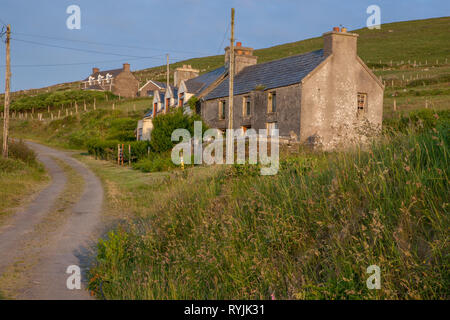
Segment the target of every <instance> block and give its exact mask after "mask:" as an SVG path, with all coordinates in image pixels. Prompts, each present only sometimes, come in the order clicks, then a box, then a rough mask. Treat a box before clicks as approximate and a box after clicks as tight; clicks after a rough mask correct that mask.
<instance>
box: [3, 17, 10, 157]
mask: <svg viewBox="0 0 450 320" xmlns="http://www.w3.org/2000/svg"><path fill="white" fill-rule="evenodd" d="M10 38H11V25H9V24H8V26H7V28H6V72H5V108H4V110H3V111H4V112H3V114H4V116H3V117H4V120H3V153H2V154H3V156H4V157H5V158H8V133H9V132H8V131H9V90H10V88H9V86H10V84H9V82H10V79H11V57H10V48H9V43H10Z"/></svg>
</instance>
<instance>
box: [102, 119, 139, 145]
mask: <svg viewBox="0 0 450 320" xmlns="http://www.w3.org/2000/svg"><path fill="white" fill-rule="evenodd" d="M108 127H109V131H108V135H107V137H106V139H107V140H120V141H134V140H136V137H135V134H134V130H135V129H136V120H134V119H131V118H120V119H112V120H111V121H110V123H109V124H108Z"/></svg>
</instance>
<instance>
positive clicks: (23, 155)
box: [8, 140, 36, 165]
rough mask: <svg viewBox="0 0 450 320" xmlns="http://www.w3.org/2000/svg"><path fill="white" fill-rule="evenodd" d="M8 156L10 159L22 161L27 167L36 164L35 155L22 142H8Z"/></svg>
mask: <svg viewBox="0 0 450 320" xmlns="http://www.w3.org/2000/svg"><path fill="white" fill-rule="evenodd" d="M8 154H9V157H10V158H13V159H17V160H22V161H23V162H25V163H27V164H29V165H31V164H35V163H36V153H35V152H34V151H33V150H31V149H30V148H28V146H27V145H26V144H25V142H23V141H22V140H19V141H15V140H14V141H13V140H10V141H9V144H8Z"/></svg>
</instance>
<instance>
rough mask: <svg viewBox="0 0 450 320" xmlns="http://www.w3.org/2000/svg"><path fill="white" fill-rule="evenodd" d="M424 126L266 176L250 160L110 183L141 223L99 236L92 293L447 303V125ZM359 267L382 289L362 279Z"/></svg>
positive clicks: (296, 159) (285, 165)
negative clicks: (374, 269)
mask: <svg viewBox="0 0 450 320" xmlns="http://www.w3.org/2000/svg"><path fill="white" fill-rule="evenodd" d="M436 117H439V116H438V115H436ZM433 124H434V125H433V127H431V128H424V124H423V123H422V122H421V121H418V124H416V125H415V128H414V130H413V131H412V129H411V128H403V127H402V129H400V128H399V129H398V130H396V131H395V133H389V134H388V133H386V134H385V135H384V137H383V138H382V139H381V141H379V142H377V143H374V144H373V145H372V146H371V147H370V148H369V149H367V150H355V151H353V152H342V153H341V152H339V153H327V154H318V153H310V152H301V153H300V154H298V155H296V156H291V157H287V158H284V159H283V161H282V163H281V169H280V171H279V173H278V175H276V176H272V177H263V176H259V175H258V174H257V171H255V170H254V168H253V167H251V166H233V167H225V166H222V167H221V168H217V167H216V171H215V172H214V174H209V175H204V178H203V179H199V175H200V174H201V173H203V174H204V173H205V172H206V171H203V170H207V169H209V170H212V168H195V169H196V171H194V170H193V171H189V172H187V173H184V174H179V176H173V178H170V179H169V178H166V179H167V181H164V180H163V183H159V184H158V183H153V181H152V179H153V177H154V175H153V174H150V175H142V174H141V173H135V174H136V175H137V177H147V179H149V180H148V181H146V182H143V181H141V182H138V181H137V180H135V183H132V184H128V185H127V184H126V183H125V182H124V185H122V184H121V183H119V184H117V187H118V190H120V191H119V193H120V194H121V196H120V197H117V198H116V201H117V203H116V206H117V208H124V207H127V208H133V210H134V211H135V212H136V213H139V215H138V216H139V219H135V220H134V221H132V222H131V223H129V224H126V225H123V226H122V227H120V228H117V229H116V230H115V231H113V232H111V233H110V234H109V237H108V239H107V240H102V241H100V243H99V246H98V248H99V250H98V264H97V266H96V267H95V268H93V269H92V270H91V281H90V289H91V290H94V291H95V292H97V294H100V286H101V287H102V292H103V293H102V294H103V295H104V296H105V297H106V298H107V299H270V298H271V297H275V298H276V299H448V298H449V291H448V288H449V287H450V283H449V279H450V274H449V270H448V265H449V255H448V252H449V251H448V226H449V216H448V205H449V203H448V196H447V195H448V194H449V183H448V174H449V172H448V168H449V166H448V159H449V152H448V147H449V142H450V141H449V134H448V133H449V130H448V129H449V123H448V119H446V120H445V121H444V122H440V123H439V124H436V123H433ZM399 125H400V124H399ZM399 131H403V133H399ZM100 175H101V174H100ZM110 175H113V174H112V172H111V173H110ZM115 179H122V178H120V177H116V178H115ZM184 179H185V180H184ZM125 180H126V179H125V177H124V178H123V181H125ZM183 180H184V181H187V182H188V183H183ZM125 191H126V192H125ZM160 196H164V198H163V199H159V197H160ZM159 200H163V201H162V203H159V202H158V201H159ZM370 265H378V266H379V267H380V268H381V283H382V288H381V290H369V289H368V288H367V286H366V280H367V278H368V277H369V276H370V275H369V274H367V273H366V270H367V268H368V267H369V266H370Z"/></svg>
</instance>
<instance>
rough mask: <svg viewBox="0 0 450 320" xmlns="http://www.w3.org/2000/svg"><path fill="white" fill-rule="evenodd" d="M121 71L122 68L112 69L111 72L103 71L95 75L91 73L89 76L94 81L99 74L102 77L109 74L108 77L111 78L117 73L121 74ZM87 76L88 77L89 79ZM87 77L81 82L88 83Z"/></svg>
mask: <svg viewBox="0 0 450 320" xmlns="http://www.w3.org/2000/svg"><path fill="white" fill-rule="evenodd" d="M122 71H123V69H122V68H120V69H113V70H105V71H100V72H96V73H92V74H91V75H90V76H93V77H94V78H95V79H97V78H98V75H99V74H101V75H102V77H106V75H107V74H108V73H109V74H110V75H112V76H113V77H116V76H117V75H118V74H119V73H121V72H122ZM90 76H89V77H90ZM89 77H87V78H86V79H84V80H83V81H89Z"/></svg>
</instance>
